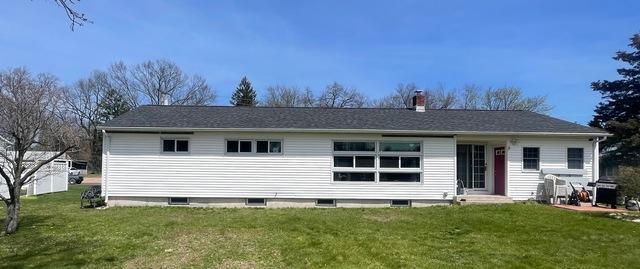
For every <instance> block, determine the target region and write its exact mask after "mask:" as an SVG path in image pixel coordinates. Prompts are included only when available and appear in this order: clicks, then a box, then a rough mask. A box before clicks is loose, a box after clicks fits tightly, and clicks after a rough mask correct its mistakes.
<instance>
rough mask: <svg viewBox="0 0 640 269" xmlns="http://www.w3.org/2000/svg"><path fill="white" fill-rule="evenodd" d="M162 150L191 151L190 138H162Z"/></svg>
mask: <svg viewBox="0 0 640 269" xmlns="http://www.w3.org/2000/svg"><path fill="white" fill-rule="evenodd" d="M162 152H185V153H186V152H189V140H187V139H162Z"/></svg>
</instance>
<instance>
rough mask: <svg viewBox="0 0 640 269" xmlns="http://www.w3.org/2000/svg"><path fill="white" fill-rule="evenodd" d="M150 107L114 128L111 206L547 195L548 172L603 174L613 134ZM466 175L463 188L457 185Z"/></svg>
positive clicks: (483, 115) (475, 120)
mask: <svg viewBox="0 0 640 269" xmlns="http://www.w3.org/2000/svg"><path fill="white" fill-rule="evenodd" d="M424 103H425V100H424V96H423V95H422V94H421V93H418V94H417V96H416V97H414V104H416V105H415V106H414V109H376V108H363V109H331V108H268V107H219V106H142V107H138V108H136V109H134V110H132V111H130V112H127V113H126V114H124V115H122V116H120V117H118V118H116V119H114V120H112V121H110V122H108V123H107V124H105V126H102V127H101V128H102V129H103V131H104V132H105V135H104V143H103V156H102V160H103V168H102V176H103V180H102V193H103V195H105V198H106V199H107V202H108V204H109V205H166V204H169V203H171V204H187V203H188V204H190V205H193V206H226V207H230V206H245V205H263V204H264V203H266V206H267V207H298V206H300V207H312V206H316V205H317V204H318V205H323V206H324V205H329V206H331V205H335V206H388V205H390V203H391V202H392V201H393V203H396V204H407V203H408V204H410V205H412V206H422V205H430V204H442V203H450V202H451V201H452V200H453V199H454V196H456V190H457V188H456V187H457V182H461V184H464V186H465V188H466V190H467V191H468V193H469V194H496V195H503V196H507V197H510V198H513V199H514V200H526V199H531V198H534V199H535V198H540V197H541V196H540V195H541V192H542V190H543V189H544V187H543V186H542V185H543V182H544V180H543V175H542V174H541V169H571V172H572V173H578V174H582V175H583V177H584V178H585V179H586V180H592V179H593V178H596V177H597V175H598V156H599V154H598V142H599V141H600V140H601V139H603V138H604V137H606V136H608V134H607V133H605V132H603V131H601V130H598V129H594V128H590V127H585V126H582V125H578V124H575V123H571V122H567V121H563V120H559V119H556V118H552V117H549V116H545V115H541V114H537V113H532V112H525V111H487V110H453V109H451V110H428V109H427V110H425V108H424ZM457 179H459V180H457Z"/></svg>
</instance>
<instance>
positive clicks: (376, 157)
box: [331, 139, 424, 185]
mask: <svg viewBox="0 0 640 269" xmlns="http://www.w3.org/2000/svg"><path fill="white" fill-rule="evenodd" d="M335 142H374V143H375V151H336V150H335V149H334V143H335ZM381 142H398V143H402V142H406V143H418V144H420V151H381V150H380V143H381ZM331 149H332V157H331V182H332V183H336V184H372V183H373V184H389V185H402V184H411V185H416V184H424V154H423V152H424V141H422V140H366V139H362V140H332V141H331ZM342 156H352V157H353V164H352V165H353V166H352V167H335V166H334V164H335V157H342ZM356 156H373V157H374V167H355V166H356V160H355V157H356ZM384 156H390V157H398V168H382V167H380V157H384ZM402 157H418V158H419V165H420V166H419V167H402V166H401V163H402ZM335 172H342V173H349V172H352V173H373V174H374V180H373V181H336V180H334V173H335ZM380 173H408V174H419V177H420V181H418V182H381V181H380Z"/></svg>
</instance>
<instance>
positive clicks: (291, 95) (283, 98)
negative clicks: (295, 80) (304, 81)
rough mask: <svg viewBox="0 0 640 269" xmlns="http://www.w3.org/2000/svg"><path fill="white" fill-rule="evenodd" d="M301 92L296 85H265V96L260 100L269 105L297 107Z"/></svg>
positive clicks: (264, 104)
mask: <svg viewBox="0 0 640 269" xmlns="http://www.w3.org/2000/svg"><path fill="white" fill-rule="evenodd" d="M302 97H303V94H302V93H301V92H300V90H299V89H298V88H296V87H287V86H282V85H276V86H269V87H267V96H266V97H265V99H264V100H263V101H262V102H261V105H263V106H269V107H297V106H300V103H301V101H302Z"/></svg>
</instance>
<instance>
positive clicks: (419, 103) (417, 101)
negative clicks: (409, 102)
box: [413, 91, 427, 112]
mask: <svg viewBox="0 0 640 269" xmlns="http://www.w3.org/2000/svg"><path fill="white" fill-rule="evenodd" d="M425 98H426V97H425V96H424V94H422V91H416V95H415V96H413V109H414V110H415V111H418V112H425V105H426V104H427V100H426V99H425Z"/></svg>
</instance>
